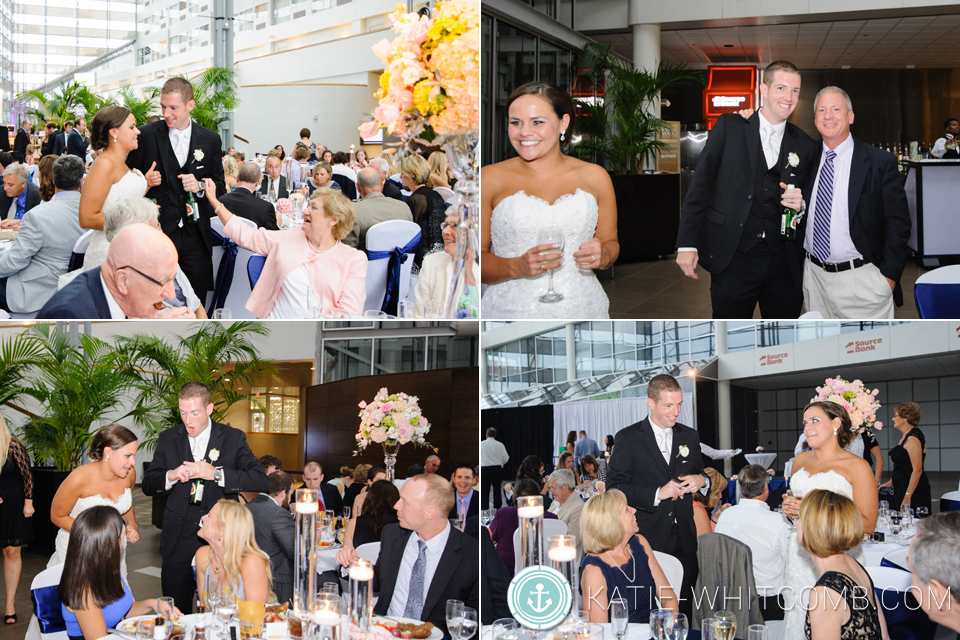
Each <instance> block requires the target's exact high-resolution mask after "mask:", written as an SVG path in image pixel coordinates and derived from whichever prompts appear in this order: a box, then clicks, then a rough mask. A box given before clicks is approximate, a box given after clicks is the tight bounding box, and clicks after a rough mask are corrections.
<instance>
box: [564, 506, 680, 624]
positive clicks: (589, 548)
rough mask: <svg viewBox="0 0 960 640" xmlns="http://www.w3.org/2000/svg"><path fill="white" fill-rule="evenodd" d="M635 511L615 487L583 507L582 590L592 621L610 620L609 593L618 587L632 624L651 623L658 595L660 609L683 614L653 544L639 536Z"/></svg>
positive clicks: (584, 606) (586, 608) (604, 621)
mask: <svg viewBox="0 0 960 640" xmlns="http://www.w3.org/2000/svg"><path fill="white" fill-rule="evenodd" d="M636 513H637V510H636V509H634V508H633V507H631V506H630V505H628V504H627V497H626V496H625V495H624V494H623V492H621V491H618V490H617V489H610V490H609V491H606V492H604V493H601V494H598V495H595V496H594V497H592V498H590V499H589V500H588V501H587V504H586V505H585V506H584V508H583V514H582V516H581V518H580V533H581V534H582V535H583V550H584V551H585V552H586V556H585V557H584V559H583V564H582V565H581V568H580V591H581V593H582V594H583V606H582V608H583V609H585V610H586V611H588V612H589V614H590V622H595V623H604V624H605V623H608V622H610V613H609V605H610V594H611V593H614V591H615V590H616V591H617V592H618V593H619V594H621V595H620V597H622V598H624V599H625V600H626V601H627V609H628V611H629V612H630V622H633V623H637V624H646V623H647V622H648V621H649V618H650V610H651V603H652V602H653V599H654V597H656V598H657V600H659V602H660V608H661V609H667V610H670V611H673V612H674V613H679V607H678V604H677V602H678V601H677V596H676V594H675V593H674V592H673V589H672V588H671V587H670V583H669V582H667V577H666V576H665V575H664V573H663V569H661V568H660V564H659V563H658V562H657V558H656V556H654V555H653V549H652V548H651V547H650V543H649V542H647V539H646V538H644V537H643V536H641V535H640V534H639V529H638V528H637V518H636ZM628 594H629V595H628Z"/></svg>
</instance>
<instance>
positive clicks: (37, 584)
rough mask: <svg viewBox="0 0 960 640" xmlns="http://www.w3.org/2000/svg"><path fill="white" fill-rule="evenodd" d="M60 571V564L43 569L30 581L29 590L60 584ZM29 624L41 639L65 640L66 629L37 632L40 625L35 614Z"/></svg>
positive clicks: (61, 567)
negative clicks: (53, 631) (52, 631)
mask: <svg viewBox="0 0 960 640" xmlns="http://www.w3.org/2000/svg"><path fill="white" fill-rule="evenodd" d="M62 573H63V565H62V564H57V565H54V566H52V567H50V568H49V569H44V570H43V571H41V572H40V573H38V574H37V575H36V576H35V577H34V578H33V582H32V583H30V590H31V591H33V590H34V589H41V588H43V587H52V586H56V585H58V584H60V576H61V574H62ZM30 626H31V629H30V630H29V631H34V632H37V635H38V636H39V637H41V638H43V640H67V637H68V636H67V632H66V630H64V631H58V632H56V633H39V629H40V626H39V623H37V620H36V616H34V618H33V620H31V621H30ZM34 627H35V628H34ZM30 635H32V634H30Z"/></svg>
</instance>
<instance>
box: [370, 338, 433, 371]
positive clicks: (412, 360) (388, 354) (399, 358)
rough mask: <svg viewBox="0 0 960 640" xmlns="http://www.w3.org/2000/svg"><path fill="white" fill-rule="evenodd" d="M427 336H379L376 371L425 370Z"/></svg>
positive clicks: (376, 344) (375, 362)
mask: <svg viewBox="0 0 960 640" xmlns="http://www.w3.org/2000/svg"><path fill="white" fill-rule="evenodd" d="M426 340H427V339H426V338H425V337H410V338H377V340H376V342H375V343H374V344H375V346H376V359H375V360H374V373H375V374H377V373H401V372H404V371H423V369H424V359H425V353H424V346H425V344H426Z"/></svg>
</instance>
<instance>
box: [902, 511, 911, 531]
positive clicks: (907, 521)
mask: <svg viewBox="0 0 960 640" xmlns="http://www.w3.org/2000/svg"><path fill="white" fill-rule="evenodd" d="M900 518H901V519H902V522H903V528H904V529H907V528H909V527H910V525H911V524H912V523H913V509H911V508H910V507H905V508H903V509H901V510H900Z"/></svg>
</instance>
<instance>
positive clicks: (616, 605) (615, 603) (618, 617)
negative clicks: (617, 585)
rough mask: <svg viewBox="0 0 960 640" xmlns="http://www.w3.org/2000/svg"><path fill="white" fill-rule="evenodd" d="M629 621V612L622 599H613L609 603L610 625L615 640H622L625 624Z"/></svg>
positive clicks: (625, 630)
mask: <svg viewBox="0 0 960 640" xmlns="http://www.w3.org/2000/svg"><path fill="white" fill-rule="evenodd" d="M629 620H630V611H629V609H627V601H626V599H624V598H614V599H612V600H611V601H610V623H611V624H612V625H613V633H614V635H615V636H617V640H623V636H625V635H626V634H627V623H628V622H629Z"/></svg>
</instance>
